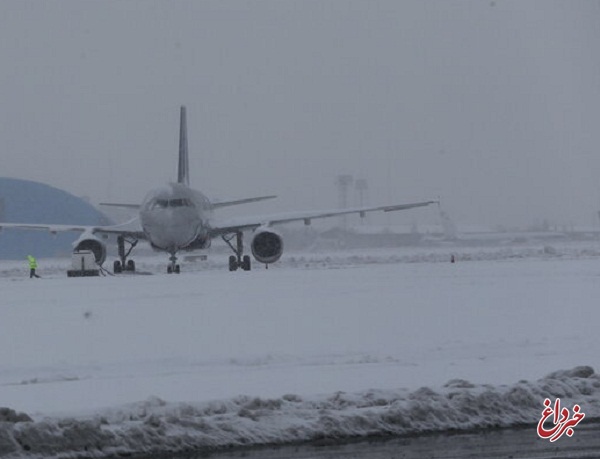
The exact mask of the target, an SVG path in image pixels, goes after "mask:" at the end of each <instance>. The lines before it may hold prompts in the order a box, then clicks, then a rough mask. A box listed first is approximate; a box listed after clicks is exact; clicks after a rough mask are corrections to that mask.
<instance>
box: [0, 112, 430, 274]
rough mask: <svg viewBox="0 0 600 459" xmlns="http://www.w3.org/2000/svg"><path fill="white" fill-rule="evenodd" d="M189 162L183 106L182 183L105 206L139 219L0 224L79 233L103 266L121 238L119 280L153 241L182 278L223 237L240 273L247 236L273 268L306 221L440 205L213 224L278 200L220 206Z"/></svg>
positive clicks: (246, 260)
mask: <svg viewBox="0 0 600 459" xmlns="http://www.w3.org/2000/svg"><path fill="white" fill-rule="evenodd" d="M188 158H189V156H188V137H187V115H186V107H185V106H181V109H180V123H179V158H178V159H179V161H178V167H177V182H175V183H169V184H168V185H166V186H163V187H162V188H157V189H154V190H151V191H150V192H149V193H148V194H147V195H146V197H145V198H144V200H143V202H142V203H141V204H139V205H138V204H119V203H101V205H105V206H116V207H122V208H129V209H134V210H136V211H137V212H138V216H137V217H136V218H134V219H133V220H130V221H129V222H126V223H124V224H121V225H113V226H78V225H45V224H26V223H0V229H2V228H20V229H33V230H46V231H49V232H51V233H54V234H56V233H57V232H62V231H76V232H80V233H81V235H80V237H79V238H78V239H77V240H76V241H75V242H74V243H73V248H74V250H73V251H74V252H79V251H83V250H88V251H91V252H93V254H94V257H95V259H96V263H97V264H98V265H99V266H102V264H103V263H104V262H105V260H106V242H105V240H106V239H108V237H109V236H111V235H113V236H117V249H118V257H119V259H118V260H115V261H114V264H113V271H114V273H115V274H118V273H122V272H134V271H135V262H134V260H133V259H131V258H130V257H129V255H130V254H131V252H132V250H133V249H134V247H135V246H136V245H137V243H138V242H139V241H140V240H146V241H148V242H149V244H150V246H151V247H152V248H153V249H155V250H157V251H163V252H167V253H168V254H169V255H170V257H169V261H170V263H169V264H168V266H167V273H169V274H171V273H177V274H178V273H180V271H181V269H180V265H179V264H178V263H177V254H178V253H179V252H180V251H190V250H201V249H207V248H208V247H210V245H211V241H212V240H213V239H215V238H218V237H221V238H222V239H223V240H224V241H225V242H226V243H227V245H228V246H229V247H230V248H231V250H232V251H233V255H231V256H230V257H229V271H236V270H237V269H238V268H241V269H242V270H243V271H249V270H250V269H251V259H250V256H249V255H246V254H244V242H243V236H244V231H252V236H251V240H250V251H251V253H252V255H253V256H254V259H255V260H256V261H258V262H259V263H263V264H265V265H266V266H268V265H269V264H271V263H275V262H276V261H278V260H279V259H280V258H281V255H282V254H283V239H282V237H281V235H280V234H279V233H278V232H277V230H276V229H275V228H274V226H276V225H280V224H283V223H289V222H294V221H303V222H304V224H305V225H310V224H311V221H312V220H313V219H317V218H328V217H334V216H338V215H347V214H359V215H360V216H361V217H364V216H365V214H366V213H367V212H375V211H383V212H392V211H398V210H406V209H412V208H415V207H424V206H428V205H430V204H434V203H437V202H438V201H424V202H415V203H409V204H393V205H387V206H377V207H358V208H352V209H336V210H330V211H306V212H293V213H287V214H277V215H272V216H267V217H247V218H237V219H233V220H229V221H218V220H214V219H213V211H215V210H218V209H219V208H222V207H227V206H235V205H241V204H247V203H251V202H257V201H263V200H267V199H273V198H275V197H276V196H272V195H270V196H258V197H253V198H244V199H238V200H233V201H221V202H219V201H211V200H209V199H208V198H207V197H206V196H205V195H204V194H202V193H201V192H200V191H197V190H194V189H192V188H190V185H189V159H188ZM234 239H235V241H234ZM126 244H127V247H126Z"/></svg>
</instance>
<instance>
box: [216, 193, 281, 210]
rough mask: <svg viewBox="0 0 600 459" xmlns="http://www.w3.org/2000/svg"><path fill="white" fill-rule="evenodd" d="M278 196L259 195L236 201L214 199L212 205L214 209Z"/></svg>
mask: <svg viewBox="0 0 600 459" xmlns="http://www.w3.org/2000/svg"><path fill="white" fill-rule="evenodd" d="M276 197H277V196H275V195H271V196H258V197H256V198H245V199H237V200H235V201H213V202H212V206H213V209H218V208H220V207H227V206H237V205H238V204H247V203H249V202H257V201H264V200H265V199H273V198H276Z"/></svg>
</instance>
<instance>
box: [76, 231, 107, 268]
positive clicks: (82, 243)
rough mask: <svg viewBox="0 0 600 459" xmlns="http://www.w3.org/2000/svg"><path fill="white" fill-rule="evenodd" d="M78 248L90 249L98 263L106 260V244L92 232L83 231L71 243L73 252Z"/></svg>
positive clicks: (100, 263)
mask: <svg viewBox="0 0 600 459" xmlns="http://www.w3.org/2000/svg"><path fill="white" fill-rule="evenodd" d="M79 250H90V251H91V252H92V253H93V254H94V257H95V258H96V263H98V264H99V265H102V263H104V260H106V244H104V242H102V241H101V240H100V239H98V238H97V237H96V236H94V235H93V234H86V233H84V234H82V235H81V237H80V238H79V239H77V240H76V241H75V242H74V243H73V252H77V251H79Z"/></svg>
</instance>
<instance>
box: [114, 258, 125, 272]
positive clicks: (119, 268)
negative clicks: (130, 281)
mask: <svg viewBox="0 0 600 459" xmlns="http://www.w3.org/2000/svg"><path fill="white" fill-rule="evenodd" d="M113 272H114V273H115V274H120V273H122V272H123V266H121V262H120V261H119V260H115V262H114V263H113Z"/></svg>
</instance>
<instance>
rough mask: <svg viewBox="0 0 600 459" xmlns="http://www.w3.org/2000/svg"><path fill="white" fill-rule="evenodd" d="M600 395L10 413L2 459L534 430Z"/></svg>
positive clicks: (590, 381)
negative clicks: (554, 405)
mask: <svg viewBox="0 0 600 459" xmlns="http://www.w3.org/2000/svg"><path fill="white" fill-rule="evenodd" d="M599 396H600V376H599V375H597V374H596V373H595V372H594V370H593V369H592V368H591V367H588V366H581V367H576V368H573V369H572V370H563V371H556V372H554V373H552V374H549V375H547V376H546V377H544V378H542V379H539V380H537V381H535V382H528V381H519V382H518V383H516V384H513V385H510V386H490V385H474V384H472V383H470V382H469V381H466V380H461V379H454V380H451V381H448V383H446V384H445V385H444V386H443V387H439V388H435V389H433V388H427V387H422V388H420V389H417V390H415V391H408V390H395V391H383V390H367V391H364V392H359V393H354V394H349V393H344V392H337V393H334V394H329V395H321V396H312V397H300V396H298V395H292V394H288V395H284V396H282V397H281V398H274V399H262V398H255V397H248V396H238V397H236V398H233V399H229V400H219V401H212V402H204V403H168V402H165V401H163V400H161V399H158V398H150V399H148V400H146V401H144V402H140V403H136V404H131V405H127V406H123V407H121V408H117V409H110V410H104V411H103V412H100V413H95V414H93V415H87V416H85V415H82V416H78V417H69V418H46V419H42V420H36V421H31V422H28V421H27V417H26V416H25V415H19V414H18V413H14V412H10V410H4V412H6V413H9V414H10V415H9V416H6V417H4V418H2V419H0V455H1V456H3V457H15V458H16V457H27V458H33V457H44V458H48V457H55V458H68V457H106V456H109V455H112V454H129V453H132V454H133V453H144V454H148V453H161V452H163V453H164V452H170V453H172V452H181V451H185V450H215V449H219V448H226V447H233V446H248V445H265V444H285V443H292V442H305V441H314V440H319V439H323V438H328V439H336V440H343V439H348V438H351V437H365V436H377V435H380V436H383V435H406V434H418V433H424V432H434V431H444V430H467V429H482V428H483V429H485V428H495V427H510V426H516V425H523V424H535V423H537V421H538V420H539V418H540V416H541V412H542V409H543V408H544V407H543V401H544V399H545V398H547V397H548V398H551V399H553V398H556V397H560V398H561V402H562V404H563V406H572V405H573V404H575V403H577V404H579V405H580V406H581V409H582V412H584V413H585V414H586V416H587V418H588V419H589V418H592V417H597V416H600V397H599ZM584 422H585V421H584ZM532 435H535V432H534V431H532ZM575 435H576V433H575Z"/></svg>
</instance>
